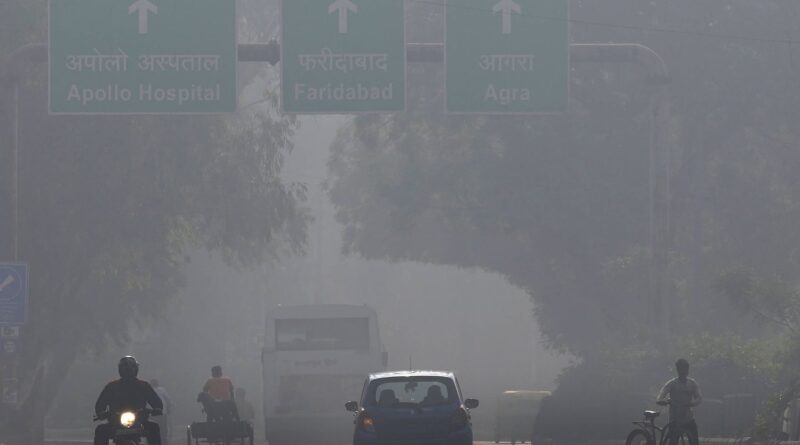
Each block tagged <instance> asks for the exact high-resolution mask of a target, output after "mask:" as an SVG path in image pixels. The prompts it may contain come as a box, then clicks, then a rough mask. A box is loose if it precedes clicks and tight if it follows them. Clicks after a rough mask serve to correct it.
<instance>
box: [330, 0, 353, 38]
mask: <svg viewBox="0 0 800 445" xmlns="http://www.w3.org/2000/svg"><path fill="white" fill-rule="evenodd" d="M351 11H352V12H353V13H356V14H357V13H358V6H356V4H355V3H353V2H351V1H350V0H336V1H335V2H333V3H331V5H330V6H328V14H333V13H334V12H338V13H339V34H347V13H348V12H351Z"/></svg>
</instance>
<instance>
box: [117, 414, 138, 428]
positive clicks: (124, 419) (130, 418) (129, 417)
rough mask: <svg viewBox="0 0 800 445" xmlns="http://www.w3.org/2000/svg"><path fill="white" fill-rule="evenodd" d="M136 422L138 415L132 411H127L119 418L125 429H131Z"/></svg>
mask: <svg viewBox="0 0 800 445" xmlns="http://www.w3.org/2000/svg"><path fill="white" fill-rule="evenodd" d="M135 422H136V414H134V413H133V412H131V411H125V412H124V413H122V414H120V416H119V423H120V424H121V425H122V426H124V427H125V428H130V427H132V426H133V424H134V423H135Z"/></svg>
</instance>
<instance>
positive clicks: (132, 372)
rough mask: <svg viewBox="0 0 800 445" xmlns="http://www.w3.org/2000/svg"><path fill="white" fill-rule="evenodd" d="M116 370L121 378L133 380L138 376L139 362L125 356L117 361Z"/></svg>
mask: <svg viewBox="0 0 800 445" xmlns="http://www.w3.org/2000/svg"><path fill="white" fill-rule="evenodd" d="M117 369H118V370H119V376H120V377H121V378H123V379H133V378H136V376H137V375H138V374H139V362H137V361H136V359H135V358H134V357H133V356H130V355H126V356H125V357H122V358H121V359H119V364H118V365H117Z"/></svg>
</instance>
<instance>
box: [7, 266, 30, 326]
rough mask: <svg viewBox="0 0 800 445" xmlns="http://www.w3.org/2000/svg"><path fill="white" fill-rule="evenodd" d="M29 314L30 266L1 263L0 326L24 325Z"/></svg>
mask: <svg viewBox="0 0 800 445" xmlns="http://www.w3.org/2000/svg"><path fill="white" fill-rule="evenodd" d="M27 313H28V265H27V264H21V263H0V326H11V325H20V324H24V323H25V321H26V318H27V315H28V314H27Z"/></svg>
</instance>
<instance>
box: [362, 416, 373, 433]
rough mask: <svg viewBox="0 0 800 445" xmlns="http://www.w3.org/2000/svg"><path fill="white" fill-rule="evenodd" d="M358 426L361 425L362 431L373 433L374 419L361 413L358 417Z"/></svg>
mask: <svg viewBox="0 0 800 445" xmlns="http://www.w3.org/2000/svg"><path fill="white" fill-rule="evenodd" d="M358 426H359V427H361V429H362V430H363V431H366V432H368V433H374V432H375V419H373V418H372V417H370V416H368V415H366V414H362V415H361V417H359V418H358Z"/></svg>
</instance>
